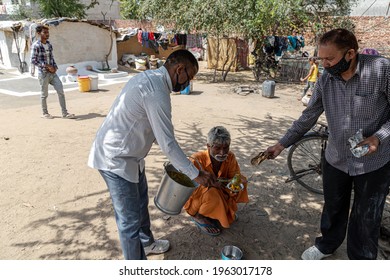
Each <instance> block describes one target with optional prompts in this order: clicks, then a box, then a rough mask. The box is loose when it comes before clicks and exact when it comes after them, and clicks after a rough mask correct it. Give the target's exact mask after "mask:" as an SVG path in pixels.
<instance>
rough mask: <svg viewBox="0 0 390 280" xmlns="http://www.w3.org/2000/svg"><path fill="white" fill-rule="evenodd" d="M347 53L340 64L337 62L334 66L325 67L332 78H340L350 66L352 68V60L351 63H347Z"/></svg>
mask: <svg viewBox="0 0 390 280" xmlns="http://www.w3.org/2000/svg"><path fill="white" fill-rule="evenodd" d="M347 52H348V51H347ZM347 52H346V53H345V54H344V55H343V57H342V58H341V59H340V61H339V62H337V63H336V64H335V65H333V66H330V67H325V70H326V71H327V72H328V73H329V74H331V75H332V76H339V75H341V74H342V73H344V72H345V71H347V70H348V69H349V66H351V62H352V59H351V60H350V61H347V60H346V59H345V55H346V54H347Z"/></svg>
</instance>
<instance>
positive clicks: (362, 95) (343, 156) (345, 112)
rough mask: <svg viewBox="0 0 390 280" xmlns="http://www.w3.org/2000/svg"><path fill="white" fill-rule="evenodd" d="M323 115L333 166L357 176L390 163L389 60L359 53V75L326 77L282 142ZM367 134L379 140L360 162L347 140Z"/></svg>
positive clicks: (292, 138) (288, 142) (295, 136)
mask: <svg viewBox="0 0 390 280" xmlns="http://www.w3.org/2000/svg"><path fill="white" fill-rule="evenodd" d="M323 112H325V116H326V119H327V122H328V126H329V140H328V146H327V148H326V152H325V157H326V160H327V161H328V162H329V163H330V164H331V165H332V166H334V167H335V168H337V169H339V170H341V171H344V172H345V173H348V174H350V175H351V176H356V175H360V174H364V173H368V172H371V171H374V170H377V169H379V168H381V167H382V166H384V165H385V164H386V163H387V162H389V161H390V137H389V136H390V60H389V59H387V58H384V57H379V56H370V55H363V54H360V55H358V65H357V69H356V72H355V75H354V76H353V77H352V78H351V79H350V80H348V81H347V82H345V81H344V80H342V79H341V78H336V77H333V76H332V75H330V74H328V73H326V71H325V73H324V74H323V75H322V76H321V78H320V79H319V80H318V82H317V83H316V86H315V89H314V93H313V95H312V97H311V99H310V102H309V104H308V106H307V108H306V109H305V110H304V111H303V113H302V115H301V117H300V118H299V119H298V120H296V121H295V122H294V123H293V125H292V126H291V128H290V129H289V130H288V131H287V133H286V135H284V136H283V137H282V139H280V141H279V142H280V144H282V145H283V146H284V147H289V146H290V145H292V144H293V143H295V142H296V141H298V140H299V138H300V137H302V135H303V134H304V133H306V132H307V131H308V130H309V129H310V128H311V127H312V126H313V125H314V124H315V123H316V121H317V119H318V118H319V116H320V115H321V114H322V113H323ZM360 128H361V129H363V136H364V137H369V136H372V135H375V136H377V137H378V139H379V140H380V145H379V147H378V150H377V152H375V153H373V154H370V155H367V156H363V157H361V158H356V157H354V156H353V154H352V153H351V151H350V145H349V143H348V138H349V137H351V136H352V135H354V134H355V133H356V132H357V131H358V130H359V129H360Z"/></svg>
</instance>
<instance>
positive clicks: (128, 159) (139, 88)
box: [88, 67, 199, 183]
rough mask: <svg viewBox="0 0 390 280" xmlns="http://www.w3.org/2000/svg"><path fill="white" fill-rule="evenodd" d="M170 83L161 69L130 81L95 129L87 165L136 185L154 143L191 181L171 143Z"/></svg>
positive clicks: (192, 173) (190, 168) (187, 165)
mask: <svg viewBox="0 0 390 280" xmlns="http://www.w3.org/2000/svg"><path fill="white" fill-rule="evenodd" d="M171 92H172V82H171V78H170V76H169V73H168V71H167V69H166V68H165V67H161V68H159V69H156V70H148V71H145V72H143V73H140V74H138V75H136V76H135V77H133V78H131V79H130V80H129V81H128V82H127V84H126V85H125V87H124V88H123V89H122V91H121V93H120V94H119V95H118V97H117V98H116V100H115V101H114V104H113V105H112V107H111V109H110V112H109V113H108V115H107V117H106V119H105V120H104V122H103V124H102V125H101V127H100V128H99V130H98V132H97V134H96V138H95V141H94V142H93V144H92V148H91V151H90V154H89V159H88V165H89V166H90V167H92V168H96V169H100V170H105V171H111V172H113V173H115V174H117V175H118V176H120V177H122V178H124V179H126V180H128V181H130V182H133V183H138V181H139V171H143V170H144V168H145V160H144V158H145V157H146V155H147V154H148V153H149V151H150V149H151V147H152V144H153V142H154V141H155V140H157V143H158V144H159V146H160V148H161V150H162V151H163V153H164V154H165V155H166V156H167V157H168V159H169V161H170V162H171V163H172V164H173V166H175V168H176V169H178V170H180V171H181V172H183V173H184V174H186V175H187V176H188V177H190V178H191V179H194V178H196V177H197V176H198V175H199V171H198V169H197V168H196V167H195V166H194V165H193V164H192V163H191V161H190V160H188V158H187V156H186V155H185V154H184V152H183V151H182V150H181V149H180V147H179V144H178V143H177V141H176V140H175V136H174V132H173V125H172V114H171V113H172V107H171V97H170V93H171Z"/></svg>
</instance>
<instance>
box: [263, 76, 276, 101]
mask: <svg viewBox="0 0 390 280" xmlns="http://www.w3.org/2000/svg"><path fill="white" fill-rule="evenodd" d="M261 91H262V93H261V95H262V96H264V97H268V98H272V97H274V96H275V81H269V80H265V81H264V82H263V85H262V89H261Z"/></svg>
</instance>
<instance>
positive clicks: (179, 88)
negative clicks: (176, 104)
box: [173, 68, 190, 92]
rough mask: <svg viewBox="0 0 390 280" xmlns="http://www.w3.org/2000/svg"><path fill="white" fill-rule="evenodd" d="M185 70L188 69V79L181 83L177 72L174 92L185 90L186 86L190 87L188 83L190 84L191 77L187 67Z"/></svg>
mask: <svg viewBox="0 0 390 280" xmlns="http://www.w3.org/2000/svg"><path fill="white" fill-rule="evenodd" d="M184 71H186V75H187V81H185V82H184V83H182V84H181V83H179V75H178V74H177V73H176V84H175V86H174V87H173V91H174V92H179V91H182V90H184V89H185V88H186V87H188V85H189V84H190V77H189V76H188V73H187V69H186V68H184Z"/></svg>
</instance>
